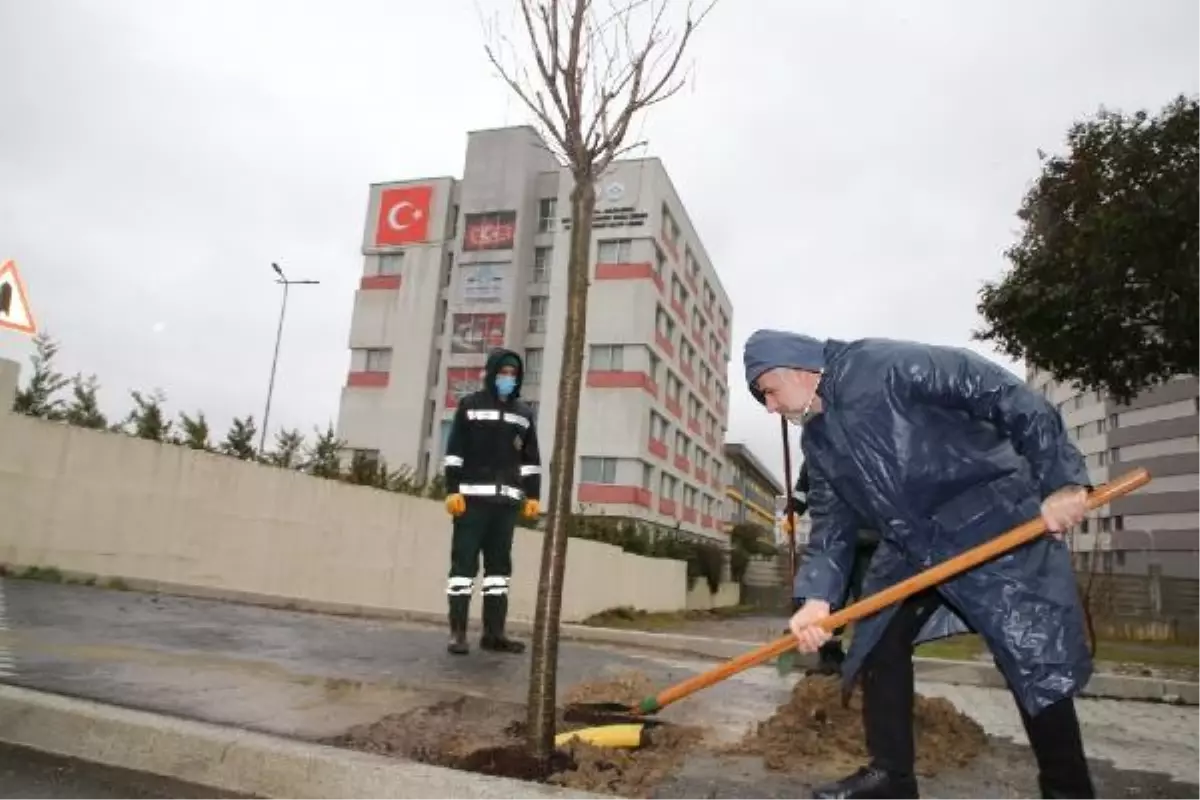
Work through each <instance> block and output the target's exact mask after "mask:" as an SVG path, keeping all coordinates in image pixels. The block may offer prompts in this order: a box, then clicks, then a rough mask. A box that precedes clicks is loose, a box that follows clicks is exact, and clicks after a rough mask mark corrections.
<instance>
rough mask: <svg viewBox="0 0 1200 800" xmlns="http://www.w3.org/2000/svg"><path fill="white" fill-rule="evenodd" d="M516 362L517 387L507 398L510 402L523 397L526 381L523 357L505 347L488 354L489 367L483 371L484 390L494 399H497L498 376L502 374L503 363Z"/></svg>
mask: <svg viewBox="0 0 1200 800" xmlns="http://www.w3.org/2000/svg"><path fill="white" fill-rule="evenodd" d="M505 361H509V362H514V363H515V366H516V368H517V385H516V388H514V389H513V393H512V394H510V395H509V396H508V397H507V398H505V399H507V400H509V401H510V402H511V401H513V400H516V399H517V398H518V397H520V396H521V382H522V381H523V380H524V379H525V362H524V361H522V360H521V356H520V355H519V354H518V353H517V352H516V351H514V350H507V349H505V348H503V347H497V348H496V349H495V350H493V351H492V352H490V353H488V359H487V366H485V367H484V370H483V388H484V389H486V390H487V393H488V394H490V395H491V396H492V397H497V394H496V374H497V373H499V372H500V367H501V366H503V365H504V364H503V362H505Z"/></svg>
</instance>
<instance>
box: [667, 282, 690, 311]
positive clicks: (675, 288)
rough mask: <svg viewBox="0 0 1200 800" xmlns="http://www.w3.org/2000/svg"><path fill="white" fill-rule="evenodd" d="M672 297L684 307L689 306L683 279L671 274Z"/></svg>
mask: <svg viewBox="0 0 1200 800" xmlns="http://www.w3.org/2000/svg"><path fill="white" fill-rule="evenodd" d="M671 299H672V300H673V301H675V302H676V303H678V304H679V305H680V306H683V307H684V308H686V307H687V300H688V293H687V289H685V288H684V286H683V281H681V280H679V278H677V277H675V276H674V275H672V276H671Z"/></svg>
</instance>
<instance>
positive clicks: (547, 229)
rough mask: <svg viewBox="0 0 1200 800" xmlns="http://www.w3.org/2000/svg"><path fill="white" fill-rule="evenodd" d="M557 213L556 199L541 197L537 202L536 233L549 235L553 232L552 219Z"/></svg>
mask: <svg viewBox="0 0 1200 800" xmlns="http://www.w3.org/2000/svg"><path fill="white" fill-rule="evenodd" d="M557 212H558V198H557V197H543V198H542V199H541V200H539V201H538V233H551V232H553V231H554V230H555V228H556V226H555V224H554V217H555V215H556V214H557Z"/></svg>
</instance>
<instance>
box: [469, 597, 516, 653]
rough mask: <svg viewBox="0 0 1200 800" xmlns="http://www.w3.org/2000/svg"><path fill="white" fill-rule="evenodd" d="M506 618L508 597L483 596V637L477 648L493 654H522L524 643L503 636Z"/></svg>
mask: <svg viewBox="0 0 1200 800" xmlns="http://www.w3.org/2000/svg"><path fill="white" fill-rule="evenodd" d="M507 618H508V595H506V594H485V595H484V596H483V637H482V638H481V639H480V640H479V646H480V647H482V648H483V649H484V650H490V651H492V652H494V653H513V654H518V653H524V652H525V643H524V642H518V641H517V640H515V639H509V638H508V637H507V636H505V635H504V625H505V622H506V621H507Z"/></svg>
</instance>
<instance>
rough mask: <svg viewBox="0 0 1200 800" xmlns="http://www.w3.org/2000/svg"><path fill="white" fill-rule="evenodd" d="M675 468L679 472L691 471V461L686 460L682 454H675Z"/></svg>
mask: <svg viewBox="0 0 1200 800" xmlns="http://www.w3.org/2000/svg"><path fill="white" fill-rule="evenodd" d="M675 469H677V470H679V471H681V472H685V473H686V472H691V471H692V462H690V461H688V460H687V459H686V458H684V457H683V456H675Z"/></svg>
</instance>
